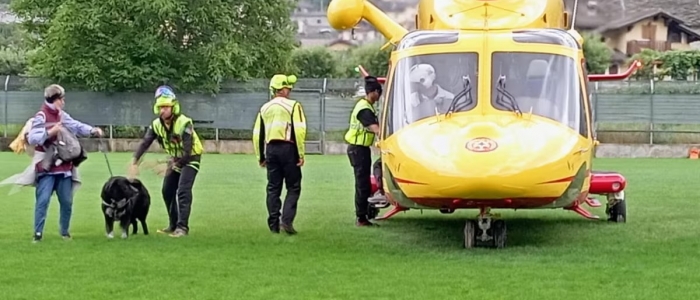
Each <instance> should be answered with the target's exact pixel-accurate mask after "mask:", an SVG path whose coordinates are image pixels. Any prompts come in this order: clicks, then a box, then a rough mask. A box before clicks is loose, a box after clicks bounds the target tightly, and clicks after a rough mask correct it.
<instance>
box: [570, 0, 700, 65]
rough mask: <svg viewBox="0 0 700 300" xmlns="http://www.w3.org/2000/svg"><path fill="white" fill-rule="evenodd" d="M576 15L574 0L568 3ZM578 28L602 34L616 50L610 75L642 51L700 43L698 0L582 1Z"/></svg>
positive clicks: (683, 46)
mask: <svg viewBox="0 0 700 300" xmlns="http://www.w3.org/2000/svg"><path fill="white" fill-rule="evenodd" d="M565 3H566V5H567V10H568V11H569V12H573V4H574V0H565ZM574 25H575V27H576V28H577V29H578V30H580V31H591V32H596V33H599V34H600V35H601V36H602V37H603V39H604V42H605V43H606V44H607V45H608V47H610V49H611V50H612V51H613V55H612V58H611V62H610V63H611V65H610V69H609V70H608V73H618V71H619V70H620V69H624V68H621V66H622V65H624V64H625V63H626V62H627V61H628V60H629V59H630V58H631V57H632V56H633V55H634V54H636V53H639V52H640V51H642V49H652V50H656V51H669V50H685V49H692V48H693V46H692V45H691V44H692V43H694V42H699V41H700V30H699V29H700V2H699V1H698V0H692V1H691V0H655V1H651V0H621V1H594V0H579V6H578V8H577V11H576V20H575V24H574Z"/></svg>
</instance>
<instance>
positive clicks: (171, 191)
mask: <svg viewBox="0 0 700 300" xmlns="http://www.w3.org/2000/svg"><path fill="white" fill-rule="evenodd" d="M197 173H199V172H198V171H197V169H195V168H192V167H191V166H184V167H183V168H182V171H181V172H176V171H174V170H173V169H172V168H171V165H170V164H168V171H167V173H166V175H165V178H163V200H165V208H166V209H167V210H168V217H170V224H169V225H168V229H170V230H175V229H176V228H180V229H183V230H185V232H189V230H190V227H189V220H190V210H191V207H192V186H194V180H195V178H196V177H197Z"/></svg>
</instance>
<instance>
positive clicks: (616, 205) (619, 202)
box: [605, 191, 627, 223]
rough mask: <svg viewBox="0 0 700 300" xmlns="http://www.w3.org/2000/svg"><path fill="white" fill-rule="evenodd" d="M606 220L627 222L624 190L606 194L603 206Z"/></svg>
mask: <svg viewBox="0 0 700 300" xmlns="http://www.w3.org/2000/svg"><path fill="white" fill-rule="evenodd" d="M605 213H606V214H607V215H608V221H610V222H615V223H625V222H627V202H626V201H625V191H620V192H618V193H614V194H608V203H607V205H606V207H605Z"/></svg>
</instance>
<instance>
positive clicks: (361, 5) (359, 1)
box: [326, 0, 408, 44]
mask: <svg viewBox="0 0 700 300" xmlns="http://www.w3.org/2000/svg"><path fill="white" fill-rule="evenodd" d="M326 16H327V17H328V22H329V23H330V25H331V26H332V27H333V28H335V29H336V30H348V29H352V28H353V27H355V26H356V25H357V24H358V23H360V21H362V19H365V20H367V22H369V23H370V24H372V26H374V28H376V29H377V30H378V31H379V32H381V33H382V35H384V37H385V38H387V39H388V40H389V41H390V42H391V43H394V44H396V43H398V42H399V41H400V40H401V38H403V36H404V35H406V33H408V30H406V28H403V27H402V26H401V25H400V24H399V23H397V22H396V21H394V20H392V19H391V18H389V16H387V15H386V14H385V13H384V12H382V11H381V10H379V8H377V7H376V6H374V5H373V4H372V3H370V2H368V1H367V0H333V1H331V3H330V4H329V5H328V11H327V13H326Z"/></svg>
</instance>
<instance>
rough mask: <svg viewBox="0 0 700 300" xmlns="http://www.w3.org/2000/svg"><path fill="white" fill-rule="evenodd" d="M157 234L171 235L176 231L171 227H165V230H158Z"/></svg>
mask: <svg viewBox="0 0 700 300" xmlns="http://www.w3.org/2000/svg"><path fill="white" fill-rule="evenodd" d="M157 232H158V233H166V234H171V233H173V232H175V230H174V229H172V228H170V227H165V228H163V229H158V230H157Z"/></svg>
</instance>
